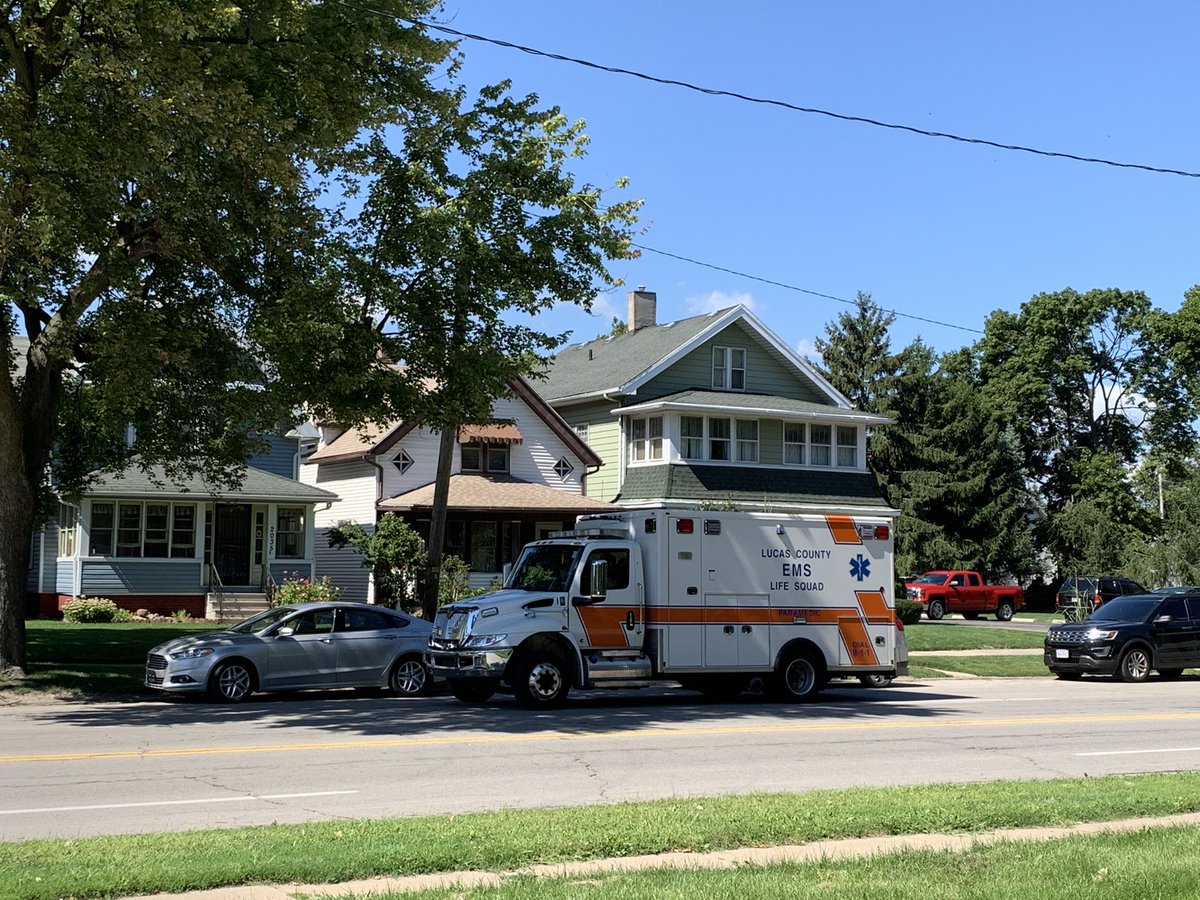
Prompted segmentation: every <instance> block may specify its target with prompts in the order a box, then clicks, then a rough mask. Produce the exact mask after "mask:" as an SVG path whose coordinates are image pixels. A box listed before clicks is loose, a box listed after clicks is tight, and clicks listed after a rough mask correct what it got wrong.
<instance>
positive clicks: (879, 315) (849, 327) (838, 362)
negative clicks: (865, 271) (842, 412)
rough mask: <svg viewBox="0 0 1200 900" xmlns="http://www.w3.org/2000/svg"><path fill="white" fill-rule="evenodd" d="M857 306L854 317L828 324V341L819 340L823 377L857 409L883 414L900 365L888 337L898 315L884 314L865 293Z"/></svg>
mask: <svg viewBox="0 0 1200 900" xmlns="http://www.w3.org/2000/svg"><path fill="white" fill-rule="evenodd" d="M854 305H855V309H854V313H853V314H851V313H842V314H841V315H840V316H838V317H837V321H836V322H827V323H826V324H825V338H824V339H822V338H817V340H816V348H817V352H818V353H820V354H821V359H822V366H821V370H822V374H823V375H824V376H825V377H826V378H828V379H829V381H830V383H831V384H832V385H833V386H834V387H835V388H837V389H838V390H839V391H841V392H842V393H843V394H845V395H846V398H847V399H848V400H849V401H850V402H851V404H853V406H854V408H855V409H861V410H863V411H864V412H874V413H878V412H883V410H884V408H885V407H886V406H887V399H886V392H887V390H888V388H889V386H890V382H891V379H892V378H893V377H894V376H895V374H896V371H897V368H898V365H899V360H898V359H897V358H896V356H894V355H893V354H892V352H891V338H890V337H889V336H888V329H890V328H891V327H892V323H893V322H894V321H896V316H895V314H894V313H887V314H885V313H884V311H883V310H882V309H880V308H879V307H878V306H877V305H876V304H875V302H874V301H873V300H872V299H871V295H870V294H865V293H863V292H862V291H859V292H858V296H857V298H856V299H855V301H854Z"/></svg>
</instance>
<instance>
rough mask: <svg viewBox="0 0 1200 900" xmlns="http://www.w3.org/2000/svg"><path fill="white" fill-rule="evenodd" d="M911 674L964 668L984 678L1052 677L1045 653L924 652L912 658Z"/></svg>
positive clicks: (910, 662) (971, 673)
mask: <svg viewBox="0 0 1200 900" xmlns="http://www.w3.org/2000/svg"><path fill="white" fill-rule="evenodd" d="M908 668H909V674H910V675H912V676H913V677H923V676H921V675H919V674H918V671H926V672H927V671H929V670H937V671H939V672H962V673H963V674H965V675H976V676H978V677H980V678H1039V677H1043V678H1044V677H1049V675H1050V670H1049V669H1047V668H1046V664H1045V663H1044V662H1042V658H1041V656H936V655H935V656H920V657H917V658H915V659H910V660H909V667H908Z"/></svg>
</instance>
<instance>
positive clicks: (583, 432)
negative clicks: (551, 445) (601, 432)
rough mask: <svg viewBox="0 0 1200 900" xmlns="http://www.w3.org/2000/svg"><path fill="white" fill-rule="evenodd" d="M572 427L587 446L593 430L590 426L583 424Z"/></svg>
mask: <svg viewBox="0 0 1200 900" xmlns="http://www.w3.org/2000/svg"><path fill="white" fill-rule="evenodd" d="M571 427H572V428H574V429H575V434H576V435H577V436H578V437H579V439H580V440H581V441H583V442H584V443H585V444H586V443H587V442H588V438H589V437H590V436H591V433H590V432H591V429H590V427H589V426H588V423H587V422H581V423H580V424H578V425H573V426H571Z"/></svg>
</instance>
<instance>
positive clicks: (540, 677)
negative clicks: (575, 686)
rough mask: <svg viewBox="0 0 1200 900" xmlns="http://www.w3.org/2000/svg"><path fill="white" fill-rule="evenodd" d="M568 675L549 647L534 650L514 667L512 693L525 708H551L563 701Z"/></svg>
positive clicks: (560, 704)
mask: <svg viewBox="0 0 1200 900" xmlns="http://www.w3.org/2000/svg"><path fill="white" fill-rule="evenodd" d="M570 690H571V677H570V675H569V674H568V672H567V666H566V663H565V662H564V661H563V658H562V657H561V656H560V655H559V654H557V653H553V652H551V651H548V650H534V651H533V652H531V653H530V654H529V655H528V656H526V657H525V659H524V661H523V662H522V663H521V664H520V665H519V666H518V667H517V673H516V677H515V678H514V679H513V693H514V694H515V695H516V697H517V702H518V703H520V704H521V705H522V706H524V707H525V708H526V709H553V708H555V707H558V706H562V705H563V703H565V702H566V699H567V693H568V692H569V691H570Z"/></svg>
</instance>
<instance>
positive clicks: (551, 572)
mask: <svg viewBox="0 0 1200 900" xmlns="http://www.w3.org/2000/svg"><path fill="white" fill-rule="evenodd" d="M582 551H583V548H582V547H571V546H565V545H563V544H549V545H542V546H536V545H535V546H532V547H526V548H525V550H524V552H523V553H522V554H521V558H520V559H518V560H517V565H516V567H515V568H514V569H513V573H512V579H511V580H510V581H509V583H508V586H509V587H513V588H518V589H520V590H524V591H553V592H555V593H559V594H561V593H565V592H566V590H567V588H569V587H570V585H571V579H572V578H573V577H574V575H575V566H576V564H577V563H578V562H579V555H580V553H582Z"/></svg>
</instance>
